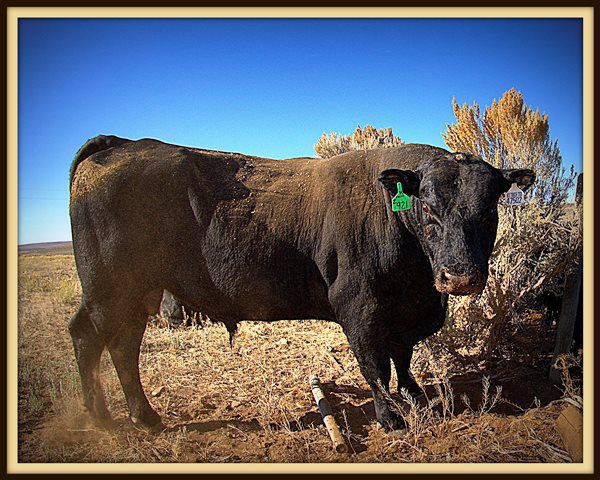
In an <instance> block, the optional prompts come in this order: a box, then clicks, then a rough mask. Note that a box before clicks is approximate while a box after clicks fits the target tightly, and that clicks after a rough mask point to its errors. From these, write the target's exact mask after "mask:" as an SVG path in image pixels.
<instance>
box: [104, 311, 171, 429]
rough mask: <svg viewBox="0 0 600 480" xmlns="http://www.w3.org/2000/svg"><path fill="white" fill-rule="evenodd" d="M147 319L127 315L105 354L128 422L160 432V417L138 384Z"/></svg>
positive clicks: (144, 316)
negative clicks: (118, 385) (124, 401)
mask: <svg viewBox="0 0 600 480" xmlns="http://www.w3.org/2000/svg"><path fill="white" fill-rule="evenodd" d="M147 321H148V317H147V315H146V313H145V312H143V311H139V312H136V313H132V314H130V315H129V316H128V317H127V318H126V321H125V322H123V323H122V325H121V327H120V329H119V330H118V331H117V333H116V335H114V336H113V338H112V339H111V340H110V341H109V342H108V351H109V352H110V356H111V358H112V361H113V363H114V365H115V369H116V370H117V375H118V376H119V381H120V382H121V386H122V387H123V392H124V393H125V398H126V399H127V405H128V406H129V415H130V418H131V421H132V422H133V423H135V424H136V425H140V426H145V427H150V428H152V429H153V430H161V429H162V428H163V425H162V423H161V421H160V416H159V415H158V413H156V412H155V411H154V409H153V408H152V407H151V406H150V403H148V399H147V397H146V395H145V393H144V389H143V388H142V383H141V381H140V370H139V357H140V346H141V344H142V338H143V336H144V332H145V330H146V323H147Z"/></svg>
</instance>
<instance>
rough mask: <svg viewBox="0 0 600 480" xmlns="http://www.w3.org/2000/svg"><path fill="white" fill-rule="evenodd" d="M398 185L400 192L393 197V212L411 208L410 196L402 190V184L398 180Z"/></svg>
mask: <svg viewBox="0 0 600 480" xmlns="http://www.w3.org/2000/svg"><path fill="white" fill-rule="evenodd" d="M397 185H398V193H397V194H396V195H394V198H392V212H399V211H400V210H410V197H409V196H408V195H406V193H404V192H402V184H401V183H400V182H398V183H397Z"/></svg>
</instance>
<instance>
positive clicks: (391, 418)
mask: <svg viewBox="0 0 600 480" xmlns="http://www.w3.org/2000/svg"><path fill="white" fill-rule="evenodd" d="M377 423H378V424H379V426H380V427H382V428H383V430H384V431H385V432H387V433H389V432H392V431H395V430H404V429H405V428H406V424H405V423H404V420H402V418H400V417H399V416H398V415H397V414H395V413H394V412H390V413H389V414H386V415H382V418H378V419H377Z"/></svg>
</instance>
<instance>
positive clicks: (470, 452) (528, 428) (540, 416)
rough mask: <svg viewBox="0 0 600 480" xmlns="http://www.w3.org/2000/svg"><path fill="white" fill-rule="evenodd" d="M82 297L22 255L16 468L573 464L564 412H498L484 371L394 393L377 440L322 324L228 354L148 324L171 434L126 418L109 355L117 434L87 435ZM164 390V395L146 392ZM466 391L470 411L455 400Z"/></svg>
mask: <svg viewBox="0 0 600 480" xmlns="http://www.w3.org/2000/svg"><path fill="white" fill-rule="evenodd" d="M79 295H80V287H79V282H78V279H77V276H76V273H75V270H74V263H73V257H72V256H21V257H20V258H19V459H20V461H21V462H563V461H569V460H568V457H567V456H566V453H565V452H564V451H563V449H562V445H561V443H560V439H559V437H558V436H557V433H556V431H555V429H554V421H555V418H556V417H557V415H558V413H559V409H560V401H554V402H551V403H547V402H546V405H545V406H543V407H536V406H535V405H534V406H533V408H530V409H529V408H527V407H528V405H527V406H526V407H524V408H523V411H520V410H518V411H517V412H516V414H515V412H514V411H513V414H511V415H506V414H502V413H501V412H500V410H501V409H499V408H498V407H499V405H505V406H506V405H507V404H506V402H503V400H502V399H501V397H504V398H505V399H507V400H508V401H513V400H514V399H513V398H512V397H511V393H510V392H509V391H502V392H501V395H498V396H496V386H497V385H498V383H497V382H496V380H495V379H494V378H493V375H492V384H491V385H490V384H486V383H485V382H484V384H483V385H482V383H481V382H482V375H481V374H478V375H476V377H475V379H476V380H475V381H472V380H469V381H464V382H462V383H460V382H459V383H457V382H456V381H455V379H450V380H449V379H448V377H450V372H448V371H445V372H444V371H442V370H443V369H442V368H441V367H438V369H437V370H436V369H434V370H433V371H434V373H435V374H436V376H433V377H431V376H427V375H425V373H423V374H422V375H421V376H420V377H419V378H420V380H421V381H422V382H423V383H427V384H428V385H427V386H426V391H427V392H428V399H426V400H424V401H423V402H421V403H416V402H414V401H413V400H412V399H410V397H406V396H403V395H394V396H393V398H394V401H395V402H396V403H397V407H398V409H399V411H401V412H402V415H404V416H405V418H406V421H407V425H408V427H407V429H406V431H405V432H404V433H402V434H398V433H395V434H393V435H389V434H386V433H384V432H383V431H382V430H381V429H380V428H378V427H377V425H376V421H375V414H374V409H373V402H372V400H371V397H370V392H369V389H368V388H367V385H366V383H365V381H364V380H363V378H362V376H361V374H360V372H359V369H358V365H357V364H356V361H355V359H354V357H353V355H352V353H351V351H350V350H349V348H348V346H347V342H346V339H345V337H344V335H343V333H342V332H341V329H340V328H339V327H338V326H337V325H335V324H332V323H327V322H319V321H282V322H278V323H273V324H267V323H250V322H247V323H244V324H243V325H242V327H241V329H240V331H239V333H238V335H237V337H236V340H235V343H234V346H233V348H230V347H229V342H228V336H227V333H226V331H225V328H224V327H222V326H220V325H204V326H203V327H202V328H199V329H197V328H187V329H184V328H181V329H177V330H171V329H168V328H165V327H164V322H163V323H162V324H161V322H160V321H157V322H152V323H150V325H149V327H148V330H147V332H146V335H145V339H144V343H143V345H142V353H141V359H140V369H141V375H142V382H143V384H144V386H145V389H146V392H147V393H148V394H149V398H150V402H151V403H152V405H153V406H154V407H155V408H156V409H157V411H158V412H159V413H160V414H161V416H162V418H163V420H164V421H165V424H166V425H167V427H168V429H167V431H165V432H163V433H161V434H160V435H157V436H153V435H151V434H148V433H146V432H144V431H140V430H137V429H135V428H134V427H133V426H131V425H130V424H129V423H128V422H127V421H126V418H127V411H126V405H125V401H124V399H123V395H122V391H121V388H120V386H119V383H118V380H117V378H116V375H115V373H114V369H113V368H112V364H111V363H110V361H109V360H108V357H107V355H105V356H104V357H103V360H102V374H103V383H104V387H105V390H106V396H107V402H108V404H109V408H110V409H111V411H112V413H113V415H114V417H115V418H116V419H117V420H118V422H119V426H118V427H116V428H115V429H113V430H101V429H98V428H95V427H93V426H91V425H90V423H89V421H88V419H87V418H86V416H85V414H84V413H83V411H82V407H81V400H80V399H81V392H80V386H79V379H78V376H77V369H76V365H75V360H74V356H73V353H72V347H71V344H70V338H69V335H68V332H67V322H68V319H69V318H70V316H71V315H72V314H73V313H74V311H75V309H76V308H77V303H78V298H79ZM427 355H428V352H427V349H426V347H421V349H420V350H419V354H418V355H417V357H416V360H415V364H414V366H413V369H414V371H417V372H419V371H421V372H423V371H424V368H425V367H427V368H429V366H430V365H431V364H434V363H435V362H434V360H433V359H432V358H429V360H428V361H425V360H426V359H427V358H428V357H427ZM310 373H315V374H317V375H318V376H319V377H320V379H321V381H322V383H323V384H324V387H325V389H326V391H328V395H329V398H330V400H331V403H332V405H333V407H334V410H335V411H336V414H337V417H338V420H339V422H340V425H341V426H342V428H343V431H344V434H345V435H346V437H347V439H348V441H349V444H350V446H351V449H350V453H349V454H343V455H339V454H336V453H335V452H333V450H332V447H331V444H330V441H329V438H328V436H327V433H326V431H325V429H324V427H323V425H322V422H321V419H320V415H319V413H318V410H317V408H316V406H315V405H313V400H312V397H311V393H310V389H309V386H308V376H309V374H310ZM393 383H394V381H393ZM500 383H502V382H500ZM486 385H487V386H486ZM159 387H164V389H163V391H162V392H161V393H160V394H158V392H157V396H152V395H150V392H152V391H157V389H158V388H159ZM464 393H466V394H467V395H468V396H469V398H470V400H467V401H466V402H465V401H464V399H463V400H461V397H462V396H463V395H462V394H464ZM522 405H523V403H522V402H521V407H522ZM521 407H519V408H521ZM513 410H514V409H513Z"/></svg>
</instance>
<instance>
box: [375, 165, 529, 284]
mask: <svg viewBox="0 0 600 480" xmlns="http://www.w3.org/2000/svg"><path fill="white" fill-rule="evenodd" d="M534 179H535V174H534V172H533V171H532V170H529V169H515V170H499V169H497V168H494V167H493V166H492V165H490V164H489V163H486V162H484V161H483V160H481V159H480V158H479V157H475V156H472V155H468V154H464V153H454V154H449V155H446V156H445V157H443V158H441V159H435V160H430V161H427V162H425V163H424V164H422V165H421V166H420V167H419V168H418V169H417V170H416V171H412V170H397V169H391V170H385V171H383V172H382V173H381V176H380V177H379V181H380V182H381V183H382V184H383V185H384V186H385V187H386V188H387V189H388V190H389V191H390V193H391V195H392V196H393V195H395V194H396V193H397V182H401V183H402V186H403V190H404V193H406V194H407V195H411V196H412V208H411V210H410V211H407V212H406V213H403V214H402V217H403V218H404V220H405V222H408V223H409V224H410V227H409V228H410V229H411V230H412V231H413V232H415V233H416V234H417V235H418V237H419V240H420V242H421V245H422V246H423V249H424V251H425V253H426V254H427V256H428V257H429V260H430V262H431V267H432V270H433V275H434V280H435V287H436V289H437V290H438V291H439V292H442V293H451V294H454V295H468V294H471V293H479V292H481V291H482V290H483V289H484V287H485V283H486V281H487V275H488V261H489V258H490V255H491V253H492V249H493V247H494V242H495V239H496V230H497V228H498V209H497V207H498V199H499V198H500V195H502V193H504V192H506V191H507V190H508V189H509V188H510V186H511V184H513V183H516V184H517V185H518V186H519V188H521V189H522V190H525V189H527V188H528V187H529V186H530V185H531V184H532V183H533V181H534Z"/></svg>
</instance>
